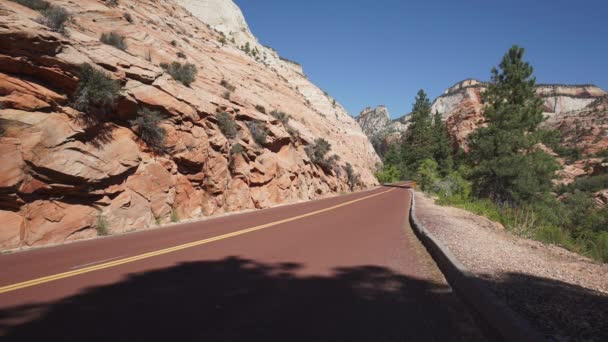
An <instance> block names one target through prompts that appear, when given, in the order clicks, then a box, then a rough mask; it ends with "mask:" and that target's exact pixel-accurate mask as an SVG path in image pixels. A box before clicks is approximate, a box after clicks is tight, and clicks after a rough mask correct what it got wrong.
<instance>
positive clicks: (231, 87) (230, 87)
mask: <svg viewBox="0 0 608 342" xmlns="http://www.w3.org/2000/svg"><path fill="white" fill-rule="evenodd" d="M220 85H221V86H222V87H224V88H226V89H227V90H228V91H229V92H231V93H233V92H234V91H235V90H236V87H235V86H234V85H232V84H230V82H228V81H226V80H221V81H220Z"/></svg>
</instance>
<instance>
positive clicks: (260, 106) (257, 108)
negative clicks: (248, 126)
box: [255, 105, 266, 114]
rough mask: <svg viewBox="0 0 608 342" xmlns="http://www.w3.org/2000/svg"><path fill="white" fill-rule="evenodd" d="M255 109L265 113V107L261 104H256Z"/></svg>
mask: <svg viewBox="0 0 608 342" xmlns="http://www.w3.org/2000/svg"><path fill="white" fill-rule="evenodd" d="M255 110H257V111H258V112H260V113H264V114H266V108H264V106H262V105H256V106H255Z"/></svg>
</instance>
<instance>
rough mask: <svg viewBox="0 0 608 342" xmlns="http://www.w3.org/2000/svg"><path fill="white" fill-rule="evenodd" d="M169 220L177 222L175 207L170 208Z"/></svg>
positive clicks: (177, 216)
mask: <svg viewBox="0 0 608 342" xmlns="http://www.w3.org/2000/svg"><path fill="white" fill-rule="evenodd" d="M171 222H173V223H178V222H179V215H178V214H177V211H176V210H175V209H173V210H171Z"/></svg>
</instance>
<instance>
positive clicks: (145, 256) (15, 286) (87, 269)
mask: <svg viewBox="0 0 608 342" xmlns="http://www.w3.org/2000/svg"><path fill="white" fill-rule="evenodd" d="M393 190H395V189H390V190H387V191H383V192H380V193H377V194H374V195H369V196H365V197H362V198H359V199H356V200H352V201H348V202H344V203H342V204H338V205H334V206H332V207H329V208H325V209H321V210H316V211H312V212H310V213H306V214H302V215H298V216H293V217H290V218H286V219H283V220H279V221H274V222H270V223H266V224H262V225H259V226H255V227H251V228H247V229H243V230H239V231H236V232H233V233H228V234H224V235H219V236H216V237H212V238H208V239H204V240H199V241H194V242H190V243H186V244H183V245H179V246H174V247H169V248H165V249H161V250H158V251H154V252H149V253H145V254H140V255H136V256H133V257H129V258H124V259H119V260H115V261H110V262H106V263H103V264H99V265H94V266H90V267H85V268H81V269H77V270H74V271H69V272H64V273H58V274H54V275H50V276H46V277H42V278H37V279H32V280H28V281H24V282H21V283H16V284H12V285H7V286H3V287H0V294H1V293H6V292H11V291H16V290H19V289H23V288H26V287H31V286H35V285H40V284H44V283H48V282H52V281H55V280H59V279H64V278H69V277H74V276H77V275H80V274H85V273H90V272H94V271H99V270H103V269H106V268H110V267H116V266H119V265H124V264H128V263H131V262H135V261H138V260H143V259H148V258H151V257H154V256H158V255H163V254H168V253H172V252H177V251H181V250H184V249H187V248H192V247H196V246H200V245H204V244H207V243H211V242H214V241H219V240H224V239H228V238H231V237H235V236H239V235H243V234H247V233H251V232H255V231H258V230H262V229H266V228H269V227H273V226H276V225H279V224H283V223H287V222H292V221H295V220H299V219H303V218H305V217H310V216H313V215H318V214H321V213H324V212H327V211H331V210H335V209H338V208H341V207H344V206H347V205H350V204H353V203H357V202H361V201H363V200H366V199H369V198H372V197H376V196H379V195H382V194H385V193H388V192H391V191H393Z"/></svg>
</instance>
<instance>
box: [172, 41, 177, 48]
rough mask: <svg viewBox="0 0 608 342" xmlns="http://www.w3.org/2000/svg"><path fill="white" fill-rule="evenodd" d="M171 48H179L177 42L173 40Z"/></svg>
mask: <svg viewBox="0 0 608 342" xmlns="http://www.w3.org/2000/svg"><path fill="white" fill-rule="evenodd" d="M171 46H173V47H177V40H175V39H173V40H172V41H171Z"/></svg>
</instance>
